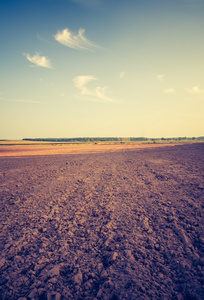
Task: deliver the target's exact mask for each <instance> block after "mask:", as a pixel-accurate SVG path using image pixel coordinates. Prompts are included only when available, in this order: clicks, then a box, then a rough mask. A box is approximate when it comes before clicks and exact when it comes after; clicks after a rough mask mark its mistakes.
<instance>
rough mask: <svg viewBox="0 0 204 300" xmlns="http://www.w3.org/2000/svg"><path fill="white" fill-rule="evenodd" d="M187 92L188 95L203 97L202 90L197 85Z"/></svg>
mask: <svg viewBox="0 0 204 300" xmlns="http://www.w3.org/2000/svg"><path fill="white" fill-rule="evenodd" d="M187 92H188V93H190V94H196V95H204V90H203V89H201V88H200V87H199V86H198V85H195V86H193V87H192V88H190V89H187Z"/></svg>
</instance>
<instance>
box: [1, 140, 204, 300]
mask: <svg viewBox="0 0 204 300" xmlns="http://www.w3.org/2000/svg"><path fill="white" fill-rule="evenodd" d="M170 146H171V147H170ZM5 147H6V148H5ZM13 147H14V148H13ZM19 147H20V148H19ZM25 148H26V149H27V150H25ZM28 148H29V150H28ZM48 148H49V149H48ZM2 149H4V150H2ZM9 149H10V151H9ZM0 153H1V154H0V171H1V173H0V180H1V187H0V199H1V202H0V211H1V218H0V220H1V221H0V299H2V300H7V299H9V300H14V299H19V300H20V299H21V300H31V299H42V300H43V299H47V300H60V299H61V300H64V299H77V300H78V299H93V300H96V299H98V300H103V299H104V300H108V299H110V300H117V299H121V300H123V299H128V300H129V299H146V300H148V299H163V300H168V299H176V300H185V299H188V300H190V299H198V300H201V299H204V290H203V284H204V278H203V272H204V259H203V250H204V231H203V225H204V224H203V223H204V219H203V208H204V203H203V200H204V197H203V196H204V180H203V175H204V171H203V169H204V168H203V167H204V164H203V160H204V159H203V157H204V156H203V154H204V144H203V143H201V144H186V145H174V146H173V145H172V144H171V145H166V146H164V145H154V144H151V145H145V147H144V146H143V145H138V146H136V145H55V146H52V145H46V146H44V145H28V146H26V145H19V146H17V145H14V146H12V145H10V146H3V145H2V146H0ZM49 154H52V155H49ZM56 154H57V155H56ZM59 154H61V155H59Z"/></svg>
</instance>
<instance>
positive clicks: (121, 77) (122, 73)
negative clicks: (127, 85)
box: [120, 71, 127, 79]
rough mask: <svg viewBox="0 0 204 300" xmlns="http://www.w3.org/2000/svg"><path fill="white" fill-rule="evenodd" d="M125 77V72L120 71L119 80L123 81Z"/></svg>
mask: <svg viewBox="0 0 204 300" xmlns="http://www.w3.org/2000/svg"><path fill="white" fill-rule="evenodd" d="M126 75H127V72H126V71H121V72H120V79H123V78H124V77H125V76H126Z"/></svg>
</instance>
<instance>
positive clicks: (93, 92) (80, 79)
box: [73, 75, 118, 103]
mask: <svg viewBox="0 0 204 300" xmlns="http://www.w3.org/2000/svg"><path fill="white" fill-rule="evenodd" d="M95 80H98V78H96V77H95V76H92V75H86V76H76V77H75V78H74V79H73V82H74V86H75V87H76V88H77V89H78V90H79V91H80V97H81V98H82V99H84V100H91V101H99V102H115V103H116V102H118V100H116V99H114V98H112V97H109V96H108V95H107V93H108V87H106V86H105V87H100V86H97V87H95V88H93V89H90V88H88V87H87V84H88V83H89V82H91V81H95Z"/></svg>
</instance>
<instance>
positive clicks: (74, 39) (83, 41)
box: [54, 28, 99, 51]
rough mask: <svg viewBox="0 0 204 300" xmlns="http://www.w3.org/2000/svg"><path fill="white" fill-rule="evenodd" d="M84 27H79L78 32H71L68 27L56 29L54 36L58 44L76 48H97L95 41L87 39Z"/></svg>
mask: <svg viewBox="0 0 204 300" xmlns="http://www.w3.org/2000/svg"><path fill="white" fill-rule="evenodd" d="M84 32H85V29H83V28H81V29H79V31H78V34H76V35H75V34H74V33H72V32H71V31H70V30H69V29H68V28H65V29H63V30H62V31H58V32H57V33H56V34H55V35H54V38H55V40H56V41H58V42H59V43H60V44H62V45H65V46H67V47H69V48H72V49H76V50H90V51H91V50H93V49H95V48H99V46H97V45H96V44H95V43H93V42H91V41H89V40H88V39H87V38H86V37H85V35H84Z"/></svg>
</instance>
